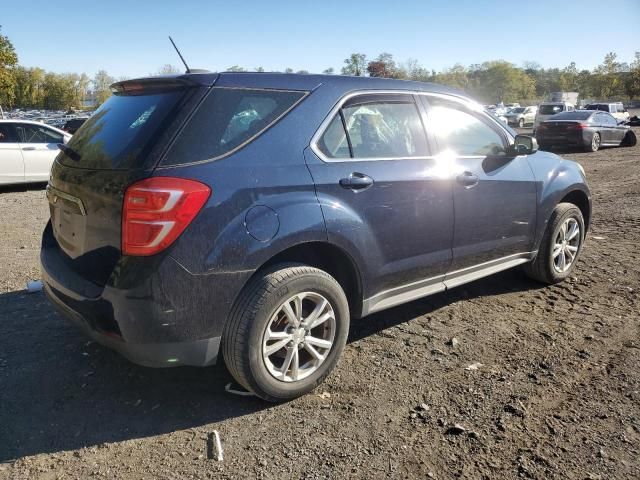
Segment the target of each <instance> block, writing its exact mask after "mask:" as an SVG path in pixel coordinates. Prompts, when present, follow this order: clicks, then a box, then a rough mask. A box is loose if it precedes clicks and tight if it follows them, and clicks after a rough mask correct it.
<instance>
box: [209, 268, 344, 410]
mask: <svg viewBox="0 0 640 480" xmlns="http://www.w3.org/2000/svg"><path fill="white" fill-rule="evenodd" d="M321 307H322V308H321ZM316 312H317V313H316ZM314 313H316V316H315V317H314ZM325 317H326V318H325ZM314 318H316V321H317V320H320V319H323V318H325V320H323V321H322V322H320V323H318V324H315V321H314ZM307 321H308V322H307ZM296 325H297V326H296ZM314 325H315V326H314ZM307 327H309V328H307ZM348 332H349V304H348V302H347V298H346V296H345V294H344V291H343V290H342V288H341V287H340V284H339V283H338V282H337V281H336V280H335V279H334V278H333V277H332V276H331V275H329V274H328V273H326V272H324V271H322V270H319V269H317V268H313V267H308V266H305V265H297V264H281V265H277V266H275V267H273V268H271V269H269V270H266V271H264V272H262V273H259V274H258V275H257V276H256V277H255V278H253V279H252V280H251V281H250V282H249V283H248V284H247V285H246V286H245V288H244V289H243V290H242V292H241V293H240V296H239V298H238V300H237V301H236V303H235V305H234V307H233V309H232V312H231V316H230V318H229V322H228V325H227V326H226V328H225V331H224V333H223V336H222V349H223V350H222V354H223V357H224V361H225V364H226V366H227V368H228V369H229V372H230V373H231V374H232V375H233V377H234V378H235V379H236V381H237V382H238V383H239V384H241V385H242V386H243V387H245V388H246V389H248V390H250V391H252V392H253V393H255V394H256V395H257V396H258V397H260V398H262V399H264V400H267V401H270V402H282V401H287V400H291V399H294V398H296V397H299V396H301V395H304V394H306V393H308V392H310V391H311V390H313V389H314V388H316V387H317V386H318V385H319V384H321V383H322V382H323V381H324V379H325V378H326V377H327V375H329V373H330V372H331V371H332V370H333V368H334V367H335V365H336V364H337V362H338V359H339V358H340V354H341V353H342V350H343V349H344V346H345V344H346V341H347V335H348ZM280 345H281V346H280ZM323 345H324V346H323ZM279 346H280V348H278V347H279ZM274 349H275V350H274ZM272 350H273V351H272ZM287 362H288V363H287Z"/></svg>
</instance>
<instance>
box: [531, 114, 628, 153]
mask: <svg viewBox="0 0 640 480" xmlns="http://www.w3.org/2000/svg"><path fill="white" fill-rule="evenodd" d="M536 140H537V141H538V145H539V146H540V148H544V149H549V148H551V147H553V146H574V147H581V148H584V149H585V150H587V151H592V152H595V151H597V150H598V149H599V148H600V147H601V146H602V147H610V146H611V147H618V146H629V147H632V146H634V145H635V144H636V135H635V133H633V130H631V129H630V128H629V127H628V126H626V125H621V124H620V123H619V122H618V121H617V120H616V119H615V118H614V117H613V116H612V115H611V114H609V113H606V112H600V111H593V110H577V111H574V112H563V113H558V114H557V115H554V116H553V117H551V118H550V119H549V120H546V121H545V122H542V123H541V124H540V125H539V126H538V129H537V130H536Z"/></svg>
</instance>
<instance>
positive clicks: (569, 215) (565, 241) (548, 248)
mask: <svg viewBox="0 0 640 480" xmlns="http://www.w3.org/2000/svg"><path fill="white" fill-rule="evenodd" d="M575 227H577V232H576V231H575V230H573V229H574V228H575ZM571 235H573V236H571ZM584 235H585V228H584V218H583V217H582V212H581V211H580V209H579V208H578V207H576V206H575V205H574V204H573V203H560V204H558V205H557V206H556V208H555V209H554V210H553V213H552V214H551V218H550V219H549V223H548V224H547V229H546V230H545V232H544V236H543V237H542V241H541V242H540V248H539V249H538V254H537V255H536V258H535V259H534V260H533V261H532V262H530V263H528V264H526V265H524V271H525V273H526V274H527V275H528V276H529V277H531V278H533V279H534V280H537V281H539V282H542V283H547V284H554V283H558V282H561V281H563V280H564V279H565V278H567V277H568V276H569V275H571V273H572V272H573V270H574V268H575V266H576V263H577V261H578V258H579V257H580V253H581V252H582V245H583V244H584ZM569 260H570V261H569Z"/></svg>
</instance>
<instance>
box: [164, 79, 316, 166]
mask: <svg viewBox="0 0 640 480" xmlns="http://www.w3.org/2000/svg"><path fill="white" fill-rule="evenodd" d="M304 96H305V92H301V91H282V90H267V89H264V90H254V89H248V88H246V89H245V88H221V87H219V88H213V89H212V91H211V93H209V95H208V96H207V98H206V99H205V100H204V102H203V103H202V105H200V107H199V108H198V111H197V112H196V113H195V115H194V116H193V118H191V120H189V123H188V124H187V126H186V127H185V128H184V130H183V132H182V133H181V135H180V137H179V139H178V141H177V142H176V143H175V144H174V146H173V147H172V148H171V150H170V152H169V153H168V154H167V158H166V159H165V160H164V162H163V163H164V164H165V165H176V164H181V163H189V162H197V161H202V160H208V159H213V158H217V157H220V156H222V155H225V154H228V153H229V152H231V151H233V150H235V149H237V148H239V147H241V146H243V145H244V144H245V143H247V142H249V141H251V140H253V139H254V138H255V137H257V136H258V135H259V134H260V133H262V132H263V131H264V130H266V129H267V128H268V127H270V126H271V125H273V124H274V123H275V122H276V121H277V120H278V119H280V118H281V117H282V116H283V115H285V114H286V113H287V112H288V111H289V110H290V109H291V108H293V107H294V106H295V105H296V104H297V103H298V102H299V101H300V100H301V99H302V98H303V97H304Z"/></svg>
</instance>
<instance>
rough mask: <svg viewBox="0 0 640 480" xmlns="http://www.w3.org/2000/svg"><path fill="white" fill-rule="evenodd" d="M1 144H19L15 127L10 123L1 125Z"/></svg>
mask: <svg viewBox="0 0 640 480" xmlns="http://www.w3.org/2000/svg"><path fill="white" fill-rule="evenodd" d="M0 143H18V138H17V137H16V134H15V132H14V130H13V126H11V125H10V124H8V123H0Z"/></svg>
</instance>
